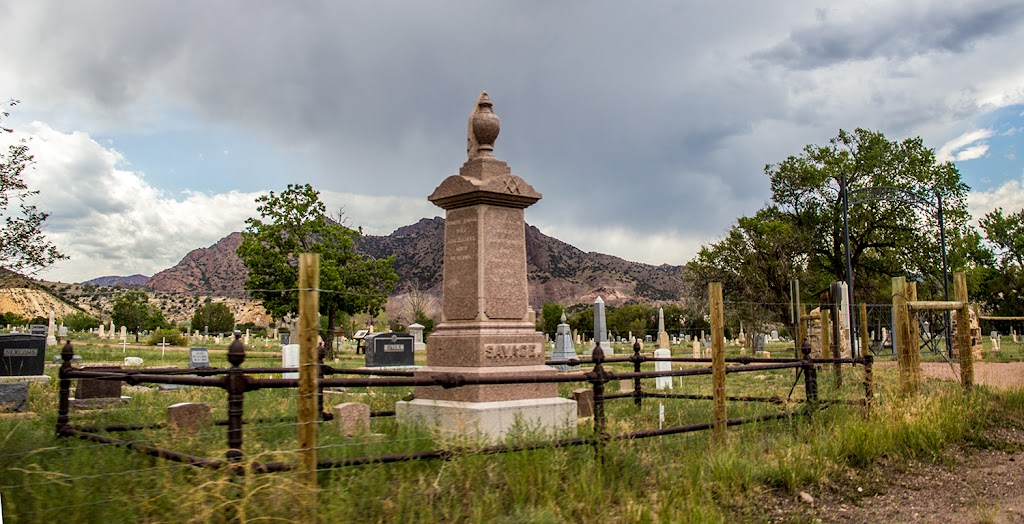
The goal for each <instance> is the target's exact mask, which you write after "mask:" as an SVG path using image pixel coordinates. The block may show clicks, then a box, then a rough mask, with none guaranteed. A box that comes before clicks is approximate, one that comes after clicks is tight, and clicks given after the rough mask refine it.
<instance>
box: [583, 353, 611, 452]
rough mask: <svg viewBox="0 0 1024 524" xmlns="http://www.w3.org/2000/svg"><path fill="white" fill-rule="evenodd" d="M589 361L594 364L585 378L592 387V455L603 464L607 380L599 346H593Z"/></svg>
mask: <svg viewBox="0 0 1024 524" xmlns="http://www.w3.org/2000/svg"><path fill="white" fill-rule="evenodd" d="M590 359H591V361H592V362H593V363H594V370H593V371H591V372H590V373H588V374H587V375H588V377H587V378H588V379H589V380H590V382H591V383H592V384H593V385H594V453H595V454H597V458H598V459H599V460H601V461H602V462H603V461H604V444H605V441H606V440H607V438H608V435H607V433H606V431H605V418H604V383H605V382H607V381H608V378H607V376H606V375H605V371H604V364H603V363H604V350H603V349H601V344H599V343H598V344H595V345H594V352H593V353H591V355H590Z"/></svg>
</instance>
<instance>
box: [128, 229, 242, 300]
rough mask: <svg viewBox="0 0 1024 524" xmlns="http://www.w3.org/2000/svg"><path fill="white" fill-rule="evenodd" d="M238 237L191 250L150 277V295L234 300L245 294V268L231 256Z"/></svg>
mask: <svg viewBox="0 0 1024 524" xmlns="http://www.w3.org/2000/svg"><path fill="white" fill-rule="evenodd" d="M241 244H242V234H241V233H231V234H230V235H228V236H226V237H224V238H222V239H220V240H218V241H217V242H216V243H215V244H213V245H212V246H210V247H201V248H198V249H193V250H192V251H190V252H189V253H188V254H187V255H185V258H183V259H181V262H178V264H177V265H176V266H174V267H172V268H169V269H165V270H163V271H161V272H159V273H157V274H155V275H153V276H152V277H150V279H149V282H148V283H147V284H146V288H148V289H150V290H151V291H160V292H165V293H190V294H196V295H215V296H229V297H237V296H243V295H244V294H245V291H244V285H245V275H246V270H245V266H243V265H242V261H241V260H240V259H239V258H238V255H237V254H235V250H237V249H238V246H239V245H241Z"/></svg>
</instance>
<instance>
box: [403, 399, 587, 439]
mask: <svg viewBox="0 0 1024 524" xmlns="http://www.w3.org/2000/svg"><path fill="white" fill-rule="evenodd" d="M395 416H396V418H397V420H398V423H399V425H401V424H422V425H424V426H427V427H434V428H437V429H440V430H441V431H442V432H445V433H449V434H452V435H453V436H466V435H477V436H483V437H487V438H488V439H491V440H499V439H501V438H503V437H505V436H506V435H507V434H508V433H509V432H510V431H511V430H512V429H513V428H514V427H519V428H522V429H523V430H524V431H526V432H528V433H529V432H534V431H541V432H543V433H547V434H549V435H552V436H554V435H559V436H563V435H569V434H571V435H575V434H576V401H574V400H569V399H565V398H561V397H552V398H539V399H536V398H535V399H527V400H501V401H496V402H459V401H452V400H431V399H421V398H418V399H414V400H412V401H409V402H397V403H396V404H395Z"/></svg>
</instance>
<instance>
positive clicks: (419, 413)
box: [395, 93, 610, 439]
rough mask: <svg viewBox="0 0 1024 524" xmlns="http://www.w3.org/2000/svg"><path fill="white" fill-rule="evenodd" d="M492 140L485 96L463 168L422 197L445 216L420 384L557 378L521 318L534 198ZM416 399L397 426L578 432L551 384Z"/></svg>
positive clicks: (401, 409) (495, 127)
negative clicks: (528, 214)
mask: <svg viewBox="0 0 1024 524" xmlns="http://www.w3.org/2000/svg"><path fill="white" fill-rule="evenodd" d="M498 131H499V119H498V117H497V115H495V114H494V112H493V111H492V105H491V101H490V99H489V98H488V96H487V94H486V93H482V94H481V95H480V98H478V99H477V104H476V107H475V109H474V110H473V112H472V113H471V116H470V122H469V133H468V135H467V143H468V144H469V148H468V150H467V153H468V155H467V156H468V160H467V162H466V163H465V164H464V165H463V166H462V168H461V169H460V170H459V174H457V175H453V176H450V177H448V178H447V179H445V180H444V181H443V182H441V185H439V186H438V187H437V188H436V189H435V190H434V192H433V193H432V194H431V195H430V197H429V200H430V201H431V202H433V203H434V204H436V205H438V206H440V207H441V208H443V209H444V210H445V225H444V227H445V232H444V249H443V253H444V262H443V265H442V267H443V268H444V269H443V275H442V283H441V290H442V294H441V310H442V314H441V318H442V321H441V323H440V324H439V325H438V326H437V329H436V330H435V331H434V333H433V334H431V335H430V345H429V347H428V348H427V366H426V368H425V369H422V370H419V371H417V372H416V375H417V376H432V375H435V374H437V372H438V370H439V369H443V370H444V371H445V372H448V373H455V374H464V375H472V376H482V377H486V376H489V375H499V374H500V375H503V376H508V375H516V374H520V375H527V376H537V375H547V374H555V373H558V371H557V370H555V369H553V368H551V367H549V366H545V365H544V360H545V355H544V346H543V343H544V337H543V335H542V334H540V333H538V332H537V329H536V325H535V324H534V322H531V321H530V318H529V315H528V311H527V310H528V306H529V303H528V300H529V285H528V282H527V278H526V275H527V269H526V267H527V266H526V236H525V233H526V229H525V222H524V209H526V208H527V207H529V206H530V205H532V204H533V203H535V202H537V201H538V200H540V198H541V195H540V193H538V192H537V191H536V190H534V189H533V187H532V186H530V184H528V183H527V182H526V181H525V180H523V179H522V178H520V177H518V176H516V175H514V174H513V173H512V171H511V169H510V168H509V166H508V164H507V163H505V162H502V161H500V160H498V159H496V158H494V155H493V153H492V152H493V150H494V146H493V144H494V141H495V139H497V136H498ZM605 340H607V339H605ZM605 344H607V342H605ZM609 349H610V347H609ZM413 394H414V396H415V399H413V400H411V401H408V402H399V403H397V404H396V409H395V410H396V418H397V420H398V423H399V425H401V424H403V423H405V422H406V421H410V420H414V419H418V420H420V423H425V424H433V425H435V426H440V427H441V428H443V429H445V430H449V431H462V432H479V433H480V434H481V435H482V436H486V437H490V438H496V439H498V438H501V437H503V436H504V435H505V434H506V433H507V432H508V431H509V430H510V429H511V428H512V427H513V424H526V425H528V426H530V427H533V428H536V429H538V430H540V431H545V432H553V431H560V430H569V431H574V430H575V428H576V423H575V422H576V416H575V415H576V411H577V408H576V403H575V402H574V401H572V400H569V399H565V398H561V397H559V395H558V387H557V384H554V383H536V384H505V385H488V384H479V385H476V384H474V385H466V386H462V387H457V388H449V389H444V388H442V387H439V386H422V387H415V388H414V389H413Z"/></svg>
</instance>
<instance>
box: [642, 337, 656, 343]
mask: <svg viewBox="0 0 1024 524" xmlns="http://www.w3.org/2000/svg"><path fill="white" fill-rule="evenodd" d="M644 342H646V343H648V344H650V343H651V342H654V338H653V337H651V336H650V335H644Z"/></svg>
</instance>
